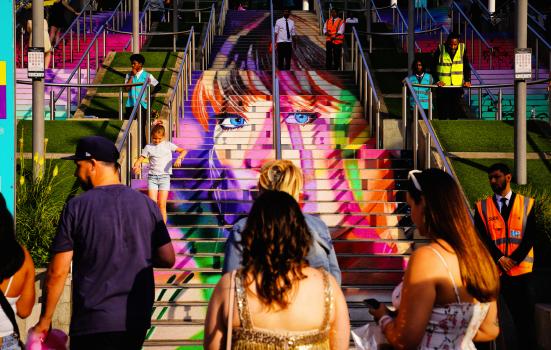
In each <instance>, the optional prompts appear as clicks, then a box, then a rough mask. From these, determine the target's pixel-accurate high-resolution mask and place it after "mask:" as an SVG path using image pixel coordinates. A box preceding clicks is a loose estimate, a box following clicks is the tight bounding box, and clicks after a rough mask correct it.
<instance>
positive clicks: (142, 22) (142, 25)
mask: <svg viewBox="0 0 551 350" xmlns="http://www.w3.org/2000/svg"><path fill="white" fill-rule="evenodd" d="M149 8H150V3H149V1H148V2H146V3H145V5H144V7H143V10H142V11H140V17H139V19H138V22H139V24H138V30H139V34H138V41H139V43H138V46H139V48H140V49H141V47H142V46H143V43H144V40H145V38H146V36H145V34H147V33H149V31H150V30H151V11H149ZM148 13H149V15H148ZM111 31H113V30H111ZM113 32H115V31H113ZM115 33H118V34H130V38H129V39H128V42H127V43H126V45H125V46H124V48H123V50H124V51H127V50H129V48H132V47H133V46H134V43H133V41H134V36H133V35H132V32H121V31H116V32H115ZM172 41H173V47H176V37H174V36H173V38H172ZM174 51H176V49H174Z"/></svg>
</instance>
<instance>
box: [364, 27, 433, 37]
mask: <svg viewBox="0 0 551 350" xmlns="http://www.w3.org/2000/svg"><path fill="white" fill-rule="evenodd" d="M438 30H442V27H441V26H439V27H436V28H432V29H426V30H419V31H416V32H415V34H425V33H431V32H435V31H438ZM357 32H358V33H359V34H368V35H380V36H399V35H408V32H392V33H386V32H366V31H362V30H358V31H357Z"/></svg>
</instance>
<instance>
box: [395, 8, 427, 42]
mask: <svg viewBox="0 0 551 350" xmlns="http://www.w3.org/2000/svg"><path fill="white" fill-rule="evenodd" d="M393 10H394V11H396V12H397V13H398V17H399V18H400V19H401V20H402V29H401V32H404V29H405V30H406V31H407V29H408V23H407V21H406V18H405V17H404V15H403V14H402V11H400V7H398V6H396V7H393ZM392 26H393V28H392V31H395V28H394V23H393V24H392ZM401 39H402V48H403V47H404V37H402V38H401ZM414 45H415V49H417V52H421V47H420V46H419V44H418V43H417V41H415V42H414ZM408 49H409V48H408Z"/></svg>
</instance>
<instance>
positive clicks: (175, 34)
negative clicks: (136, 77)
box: [107, 29, 191, 52]
mask: <svg viewBox="0 0 551 350" xmlns="http://www.w3.org/2000/svg"><path fill="white" fill-rule="evenodd" d="M107 31H109V32H112V33H117V34H125V35H129V36H132V32H125V31H122V30H115V29H107ZM190 32H191V30H190V29H188V30H181V31H178V32H139V33H138V36H139V38H140V47H141V46H142V45H143V42H144V38H147V37H150V36H172V52H176V51H177V46H176V40H177V38H178V36H180V35H186V34H189V33H190ZM130 43H132V37H131V38H130ZM130 43H129V45H127V46H126V47H125V50H126V49H127V48H128V47H132V45H130Z"/></svg>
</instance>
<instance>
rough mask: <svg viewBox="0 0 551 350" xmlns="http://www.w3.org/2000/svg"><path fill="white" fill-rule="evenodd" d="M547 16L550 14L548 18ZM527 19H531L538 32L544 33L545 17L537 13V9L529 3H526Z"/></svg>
mask: <svg viewBox="0 0 551 350" xmlns="http://www.w3.org/2000/svg"><path fill="white" fill-rule="evenodd" d="M549 15H551V14H548V16H549ZM528 17H530V18H532V20H533V21H534V23H535V24H536V25H537V26H538V27H539V28H540V30H542V31H545V23H544V22H543V19H544V18H545V15H544V14H543V13H541V12H540V11H538V9H537V8H535V7H534V6H532V5H531V4H530V3H528Z"/></svg>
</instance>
